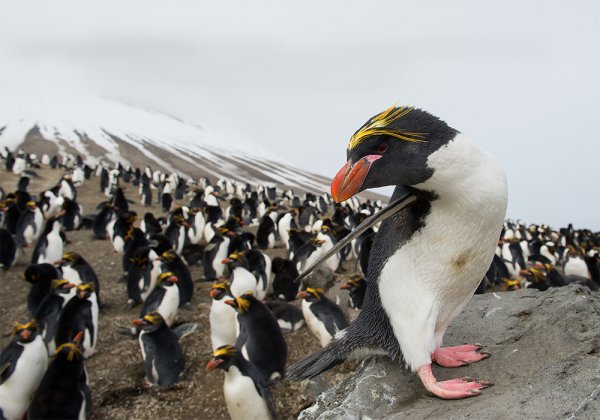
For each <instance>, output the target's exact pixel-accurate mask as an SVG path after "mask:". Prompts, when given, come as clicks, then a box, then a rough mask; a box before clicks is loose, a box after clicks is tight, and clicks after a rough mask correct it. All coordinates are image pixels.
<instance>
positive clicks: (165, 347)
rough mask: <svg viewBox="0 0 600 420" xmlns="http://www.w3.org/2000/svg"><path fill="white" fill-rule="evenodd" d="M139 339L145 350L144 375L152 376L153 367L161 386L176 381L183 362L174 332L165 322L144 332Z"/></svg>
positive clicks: (165, 386)
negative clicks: (152, 329) (154, 328)
mask: <svg viewBox="0 0 600 420" xmlns="http://www.w3.org/2000/svg"><path fill="white" fill-rule="evenodd" d="M141 341H142V343H143V345H144V351H145V352H146V359H145V360H144V368H145V370H146V376H150V377H152V369H153V368H154V369H156V371H157V373H158V386H160V387H161V388H168V387H170V386H171V385H173V384H174V383H175V382H177V381H178V380H179V378H180V376H181V374H182V373H183V370H184V368H185V362H184V358H183V353H182V352H181V348H180V347H179V343H178V342H177V336H176V335H175V333H174V332H173V331H172V330H171V329H170V328H169V327H168V326H167V325H166V324H162V325H161V326H160V327H159V328H158V329H156V330H154V331H148V332H144V333H143V334H142V335H141Z"/></svg>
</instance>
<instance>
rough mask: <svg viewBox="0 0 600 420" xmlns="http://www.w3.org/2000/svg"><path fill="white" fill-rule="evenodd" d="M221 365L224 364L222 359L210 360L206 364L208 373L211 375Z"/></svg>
mask: <svg viewBox="0 0 600 420" xmlns="http://www.w3.org/2000/svg"><path fill="white" fill-rule="evenodd" d="M221 363H223V360H222V359H210V360H209V361H208V363H207V364H206V373H210V372H212V371H213V370H215V369H216V368H217V367H218V366H219V365H220V364H221Z"/></svg>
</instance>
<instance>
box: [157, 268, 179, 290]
mask: <svg viewBox="0 0 600 420" xmlns="http://www.w3.org/2000/svg"><path fill="white" fill-rule="evenodd" d="M178 281H179V279H178V278H177V276H176V275H175V274H173V273H171V272H170V271H167V272H166V273H160V274H159V275H158V284H159V285H160V286H164V287H171V286H173V285H174V284H176V283H177V282H178Z"/></svg>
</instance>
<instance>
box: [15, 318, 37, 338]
mask: <svg viewBox="0 0 600 420" xmlns="http://www.w3.org/2000/svg"><path fill="white" fill-rule="evenodd" d="M37 326H38V324H37V322H36V321H35V319H32V320H31V321H29V322H26V323H24V324H20V323H18V322H15V326H14V327H13V331H12V334H13V335H17V334H18V333H19V331H23V330H27V329H30V328H37Z"/></svg>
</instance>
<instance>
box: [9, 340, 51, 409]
mask: <svg viewBox="0 0 600 420" xmlns="http://www.w3.org/2000/svg"><path fill="white" fill-rule="evenodd" d="M23 347H24V349H23V352H22V353H21V356H20V357H19V360H18V361H17V365H16V366H15V370H14V372H13V374H12V375H11V376H10V378H8V379H7V380H6V381H5V382H4V383H3V384H2V385H0V408H1V409H2V412H3V414H4V417H6V418H7V419H8V420H13V419H15V420H20V419H22V418H23V416H24V414H25V412H26V411H27V407H28V406H29V402H30V401H31V398H32V397H33V393H34V392H35V390H36V389H37V387H38V385H39V384H40V382H41V381H42V377H43V376H44V373H45V372H46V368H47V367H48V352H47V350H46V345H45V344H44V340H43V339H42V336H38V337H36V338H35V339H34V340H33V341H32V342H31V343H28V344H26V345H24V346H23Z"/></svg>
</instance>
